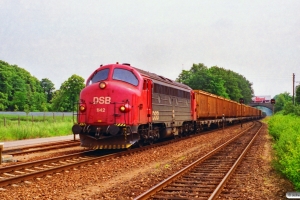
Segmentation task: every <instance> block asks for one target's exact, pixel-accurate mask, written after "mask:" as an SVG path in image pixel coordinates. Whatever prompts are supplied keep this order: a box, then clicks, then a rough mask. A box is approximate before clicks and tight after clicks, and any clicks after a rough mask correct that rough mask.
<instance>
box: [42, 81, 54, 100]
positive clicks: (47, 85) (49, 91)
mask: <svg viewBox="0 0 300 200" xmlns="http://www.w3.org/2000/svg"><path fill="white" fill-rule="evenodd" d="M41 86H42V88H43V91H44V93H45V94H46V97H47V103H50V101H51V99H52V96H53V93H54V90H55V88H54V84H53V83H52V82H51V81H50V80H49V79H47V78H43V79H42V80H41Z"/></svg>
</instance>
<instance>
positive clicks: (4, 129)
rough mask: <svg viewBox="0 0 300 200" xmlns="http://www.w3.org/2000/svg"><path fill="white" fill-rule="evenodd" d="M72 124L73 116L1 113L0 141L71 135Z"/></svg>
mask: <svg viewBox="0 0 300 200" xmlns="http://www.w3.org/2000/svg"><path fill="white" fill-rule="evenodd" d="M72 125H73V117H71V116H64V117H62V116H55V117H53V116H50V117H46V116H39V117H37V116H35V117H32V116H28V117H27V116H14V115H0V129H1V132H0V141H9V140H22V139H31V138H41V137H54V136H63V135H70V134H72V131H71V128H72Z"/></svg>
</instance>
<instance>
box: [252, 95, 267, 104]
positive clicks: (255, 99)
mask: <svg viewBox="0 0 300 200" xmlns="http://www.w3.org/2000/svg"><path fill="white" fill-rule="evenodd" d="M252 103H271V96H255V97H252Z"/></svg>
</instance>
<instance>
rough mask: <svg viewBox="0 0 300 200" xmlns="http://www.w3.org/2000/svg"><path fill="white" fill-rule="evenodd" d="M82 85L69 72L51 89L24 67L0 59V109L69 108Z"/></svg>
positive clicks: (44, 109) (76, 77) (35, 109)
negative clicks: (60, 82) (61, 82)
mask: <svg viewBox="0 0 300 200" xmlns="http://www.w3.org/2000/svg"><path fill="white" fill-rule="evenodd" d="M83 87H84V79H83V78H81V77H79V76H77V75H72V76H71V77H70V78H69V79H68V80H67V81H65V82H64V83H63V84H62V86H61V87H60V90H58V91H55V88H54V84H53V83H52V82H51V81H50V80H49V79H47V78H43V79H42V80H41V81H39V80H38V79H37V78H35V77H34V76H31V74H30V73H29V72H27V71H26V70H25V69H23V68H20V67H18V66H17V65H10V64H8V63H6V62H4V61H1V60H0V111H25V112H26V113H29V112H30V111H48V110H51V111H72V110H73V102H77V101H78V98H79V93H80V91H81V89H82V88H83ZM51 104H52V105H51Z"/></svg>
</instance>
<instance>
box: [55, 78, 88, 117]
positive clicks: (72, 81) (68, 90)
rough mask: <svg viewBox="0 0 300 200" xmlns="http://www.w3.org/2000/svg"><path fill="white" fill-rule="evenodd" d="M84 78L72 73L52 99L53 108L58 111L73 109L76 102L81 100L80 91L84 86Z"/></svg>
mask: <svg viewBox="0 0 300 200" xmlns="http://www.w3.org/2000/svg"><path fill="white" fill-rule="evenodd" d="M84 86H85V85H84V78H82V77H80V76H78V75H72V76H71V77H70V78H69V79H68V80H67V81H65V82H64V83H63V84H62V85H61V86H60V89H59V90H58V91H56V92H55V93H54V96H53V99H52V101H51V102H52V109H53V110H58V111H73V106H74V103H76V102H78V101H79V94H80V91H81V90H82V89H83V88H84Z"/></svg>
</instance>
